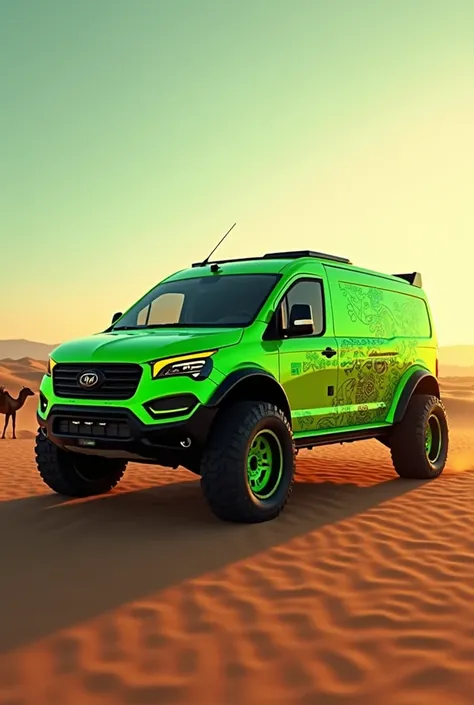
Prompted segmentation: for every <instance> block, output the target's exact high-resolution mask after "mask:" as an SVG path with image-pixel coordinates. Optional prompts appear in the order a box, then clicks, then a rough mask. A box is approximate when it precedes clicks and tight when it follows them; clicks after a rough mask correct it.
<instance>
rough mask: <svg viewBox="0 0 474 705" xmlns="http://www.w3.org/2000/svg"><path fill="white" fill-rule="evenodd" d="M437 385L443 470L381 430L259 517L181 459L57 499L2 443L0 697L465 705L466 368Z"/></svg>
mask: <svg viewBox="0 0 474 705" xmlns="http://www.w3.org/2000/svg"><path fill="white" fill-rule="evenodd" d="M444 389H445V393H446V401H447V405H448V407H449V409H450V418H451V426H452V428H451V448H450V454H449V462H448V466H447V468H446V470H445V472H444V473H443V475H442V476H441V477H440V478H439V479H438V480H435V481H433V482H419V481H415V482H409V481H403V480H400V479H398V478H397V476H396V475H395V473H394V472H393V470H392V467H391V464H390V457H389V452H388V451H387V449H386V448H385V447H383V446H382V445H380V444H379V443H377V441H366V442H363V443H358V444H353V445H345V446H338V447H332V448H322V449H318V450H314V451H312V452H308V451H305V452H303V453H300V454H299V456H298V476H297V483H296V485H295V489H294V493H293V496H292V499H291V502H290V503H289V505H288V506H287V508H286V510H285V511H284V512H283V514H282V515H281V516H280V517H279V518H278V519H277V520H275V521H273V522H268V523H265V524H261V525H256V526H235V525H227V524H223V523H221V522H219V521H218V520H217V519H215V518H214V517H213V516H212V515H211V513H210V512H209V510H208V508H207V506H206V505H205V503H204V500H203V499H202V497H201V494H200V489H199V481H198V480H197V479H195V477H194V476H193V475H191V474H190V473H188V472H186V471H185V470H178V471H173V470H164V469H161V468H151V467H148V466H145V465H138V464H130V465H129V468H128V470H127V473H126V475H125V477H124V479H123V481H122V483H121V484H120V485H119V487H118V488H117V489H116V490H115V491H114V492H112V493H111V494H110V495H108V496H106V497H102V498H95V499H90V500H85V501H84V500H69V501H68V500H66V501H65V500H64V499H63V498H60V497H58V496H57V495H54V494H52V493H51V492H50V491H49V490H48V488H47V487H45V486H44V485H43V484H42V482H41V480H40V478H39V476H38V474H37V472H36V470H35V466H34V455H33V442H32V440H31V439H30V440H17V441H13V440H10V439H7V440H5V441H0V531H1V536H2V539H1V541H0V567H1V580H0V703H1V705H7V704H8V705H14V704H15V705H20V704H21V705H56V704H57V705H96V703H101V704H103V705H109V704H110V705H112V704H114V705H115V704H124V705H168V704H169V705H191V704H192V705H194V704H196V705H201V703H202V705H242V704H243V703H245V704H248V705H260V704H262V705H274V704H275V705H280V704H281V705H290V703H291V704H294V703H297V704H301V705H313V704H314V705H340V704H341V703H344V704H345V703H350V704H351V705H368V704H370V705H371V704H376V705H379V704H380V705H382V703H383V704H384V705H445V704H446V703H449V705H472V702H473V695H472V694H473V692H474V671H473V666H472V664H473V663H474V511H473V506H474V433H473V430H474V401H473V398H472V397H473V390H474V380H472V379H471V380H469V379H468V378H464V379H458V380H448V381H445V383H444ZM33 407H34V402H33ZM20 418H21V413H20Z"/></svg>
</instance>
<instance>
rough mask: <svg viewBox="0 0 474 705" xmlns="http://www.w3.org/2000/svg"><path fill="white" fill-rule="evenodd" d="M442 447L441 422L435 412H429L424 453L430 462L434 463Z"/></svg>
mask: <svg viewBox="0 0 474 705" xmlns="http://www.w3.org/2000/svg"><path fill="white" fill-rule="evenodd" d="M442 447H443V434H442V431H441V424H440V422H439V419H438V417H437V416H435V414H431V416H430V417H429V419H428V423H427V425H426V432H425V453H426V457H427V458H428V460H429V461H430V462H431V463H435V462H436V461H437V460H438V458H439V456H440V455H441V450H442Z"/></svg>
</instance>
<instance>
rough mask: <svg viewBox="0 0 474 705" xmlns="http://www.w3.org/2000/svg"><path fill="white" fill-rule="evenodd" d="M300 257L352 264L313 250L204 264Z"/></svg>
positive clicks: (274, 253) (343, 259)
mask: <svg viewBox="0 0 474 705" xmlns="http://www.w3.org/2000/svg"><path fill="white" fill-rule="evenodd" d="M301 257H314V258H315V259H325V260H330V261H332V262H342V263H344V264H352V262H351V261H350V260H349V259H347V257H337V255H327V254H325V253H324V252H313V250H295V251H289V252H268V253H267V254H266V255H262V256H261V257H238V258H237V259H219V260H213V261H212V262H207V263H206V264H226V263H228V262H255V261H258V260H262V259H300V258H301ZM192 266H193V267H202V266H205V264H203V262H193V264H192Z"/></svg>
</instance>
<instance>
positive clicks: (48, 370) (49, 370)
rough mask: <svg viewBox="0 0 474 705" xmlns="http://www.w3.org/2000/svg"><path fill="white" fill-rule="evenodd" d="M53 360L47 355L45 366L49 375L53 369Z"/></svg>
mask: <svg viewBox="0 0 474 705" xmlns="http://www.w3.org/2000/svg"><path fill="white" fill-rule="evenodd" d="M55 364H56V363H55V362H54V360H53V359H52V358H50V357H48V367H47V368H46V374H47V375H51V372H52V371H53V367H54V366H55Z"/></svg>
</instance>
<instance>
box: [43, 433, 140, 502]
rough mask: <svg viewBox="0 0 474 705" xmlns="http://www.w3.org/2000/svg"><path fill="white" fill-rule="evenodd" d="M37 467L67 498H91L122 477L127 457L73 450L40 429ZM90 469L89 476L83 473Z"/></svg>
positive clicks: (113, 484) (52, 487)
mask: <svg viewBox="0 0 474 705" xmlns="http://www.w3.org/2000/svg"><path fill="white" fill-rule="evenodd" d="M35 454H36V466H37V468H38V472H39V474H40V475H41V478H42V480H43V482H44V483H45V484H46V485H47V486H48V487H49V488H50V489H52V490H53V491H54V492H57V493H58V494H61V495H65V496H66V497H90V496H93V495H100V494H105V493H106V492H109V491H110V490H111V489H113V488H114V487H115V486H116V485H117V483H118V482H119V481H120V479H121V478H122V475H123V474H124V472H125V469H126V467H127V462H126V461H125V460H119V459H115V458H100V457H98V456H92V455H80V454H79V453H71V452H68V451H65V450H62V449H61V448H58V446H56V445H54V443H52V442H51V441H50V440H49V439H48V438H46V437H45V436H44V435H43V434H42V432H41V431H39V432H38V435H37V436H36V446H35ZM81 469H83V472H85V471H86V469H87V476H85V475H84V474H82V473H81Z"/></svg>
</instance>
